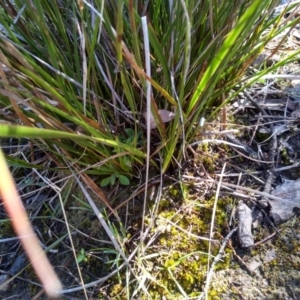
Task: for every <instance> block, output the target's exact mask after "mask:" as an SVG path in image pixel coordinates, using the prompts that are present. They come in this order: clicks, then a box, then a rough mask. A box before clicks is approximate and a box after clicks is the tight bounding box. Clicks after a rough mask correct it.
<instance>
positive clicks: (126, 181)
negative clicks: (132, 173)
mask: <svg viewBox="0 0 300 300" xmlns="http://www.w3.org/2000/svg"><path fill="white" fill-rule="evenodd" d="M118 178H119V180H120V183H121V184H123V185H129V184H130V180H129V178H128V177H126V176H125V175H122V174H118Z"/></svg>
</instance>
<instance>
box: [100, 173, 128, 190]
mask: <svg viewBox="0 0 300 300" xmlns="http://www.w3.org/2000/svg"><path fill="white" fill-rule="evenodd" d="M116 179H119V181H120V183H121V184H122V185H129V184H130V180H129V178H128V177H127V176H125V175H122V174H120V173H116V172H115V173H113V174H112V175H110V176H109V177H106V178H104V179H102V180H101V182H100V185H101V186H103V187H104V186H108V185H109V184H111V185H114V184H115V182H116Z"/></svg>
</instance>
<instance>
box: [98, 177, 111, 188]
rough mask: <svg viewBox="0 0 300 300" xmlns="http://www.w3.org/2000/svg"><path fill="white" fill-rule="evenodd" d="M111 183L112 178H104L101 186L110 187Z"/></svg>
mask: <svg viewBox="0 0 300 300" xmlns="http://www.w3.org/2000/svg"><path fill="white" fill-rule="evenodd" d="M110 183H111V176H109V177H106V178H103V179H102V180H101V182H100V185H101V186H108V185H109V184H110Z"/></svg>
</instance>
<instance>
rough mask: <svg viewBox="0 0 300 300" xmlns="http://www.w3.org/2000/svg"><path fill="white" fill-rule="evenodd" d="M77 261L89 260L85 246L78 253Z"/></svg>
mask: <svg viewBox="0 0 300 300" xmlns="http://www.w3.org/2000/svg"><path fill="white" fill-rule="evenodd" d="M76 260H77V263H79V264H80V263H81V262H86V261H87V260H88V256H87V255H86V252H85V250H84V249H83V248H81V250H80V252H79V254H78V255H77V258H76Z"/></svg>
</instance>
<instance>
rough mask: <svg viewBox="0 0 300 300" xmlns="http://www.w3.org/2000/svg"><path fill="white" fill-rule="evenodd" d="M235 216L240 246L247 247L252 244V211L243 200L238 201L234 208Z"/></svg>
mask: <svg viewBox="0 0 300 300" xmlns="http://www.w3.org/2000/svg"><path fill="white" fill-rule="evenodd" d="M236 218H237V220H238V221H239V225H238V239H239V242H240V245H241V247H243V248H248V247H251V246H252V245H253V244H254V240H253V236H252V230H251V229H252V211H251V209H250V208H249V207H248V206H247V205H246V204H245V203H243V202H240V203H239V204H238V206H237V209H236Z"/></svg>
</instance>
